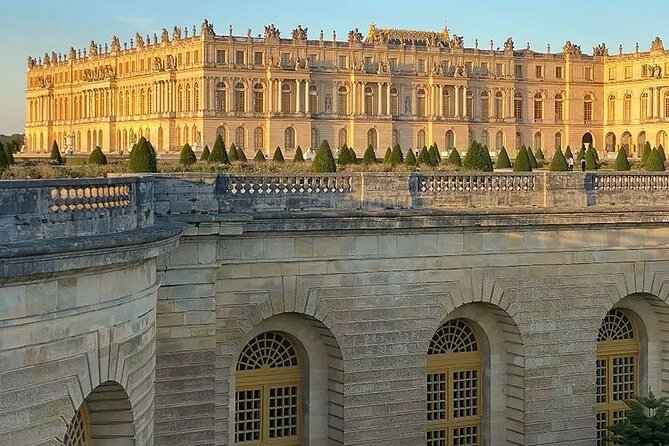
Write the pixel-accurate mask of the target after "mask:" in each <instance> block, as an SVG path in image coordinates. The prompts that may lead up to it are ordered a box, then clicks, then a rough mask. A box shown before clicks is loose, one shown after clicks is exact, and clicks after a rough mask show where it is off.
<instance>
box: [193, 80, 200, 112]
mask: <svg viewBox="0 0 669 446" xmlns="http://www.w3.org/2000/svg"><path fill="white" fill-rule="evenodd" d="M199 109H200V85H199V84H198V83H197V82H195V84H193V111H194V112H196V113H197V111H198V110H199Z"/></svg>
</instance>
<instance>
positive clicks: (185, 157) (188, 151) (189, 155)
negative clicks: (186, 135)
mask: <svg viewBox="0 0 669 446" xmlns="http://www.w3.org/2000/svg"><path fill="white" fill-rule="evenodd" d="M196 161H197V158H196V157H195V152H193V148H192V147H191V146H190V144H188V143H186V144H184V146H183V148H182V149H181V154H180V155H179V163H181V165H182V166H190V165H193V164H195V162H196Z"/></svg>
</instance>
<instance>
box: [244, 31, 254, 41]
mask: <svg viewBox="0 0 669 446" xmlns="http://www.w3.org/2000/svg"><path fill="white" fill-rule="evenodd" d="M246 38H247V39H248V40H249V42H250V41H251V40H253V36H252V35H251V28H249V29H247V30H246Z"/></svg>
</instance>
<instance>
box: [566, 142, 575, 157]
mask: <svg viewBox="0 0 669 446" xmlns="http://www.w3.org/2000/svg"><path fill="white" fill-rule="evenodd" d="M570 156H571V157H572V158H573V157H574V154H573V153H571V147H569V145H567V148H566V149H565V151H564V157H565V158H569V157H570Z"/></svg>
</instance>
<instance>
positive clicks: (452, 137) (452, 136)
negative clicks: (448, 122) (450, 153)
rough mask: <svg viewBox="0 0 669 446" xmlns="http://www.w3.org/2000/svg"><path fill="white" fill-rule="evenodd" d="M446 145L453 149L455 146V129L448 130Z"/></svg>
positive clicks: (447, 147)
mask: <svg viewBox="0 0 669 446" xmlns="http://www.w3.org/2000/svg"><path fill="white" fill-rule="evenodd" d="M444 142H445V147H446V149H448V150H452V149H453V148H454V147H455V134H454V133H453V130H448V131H447V132H446V139H445V141H444Z"/></svg>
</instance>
